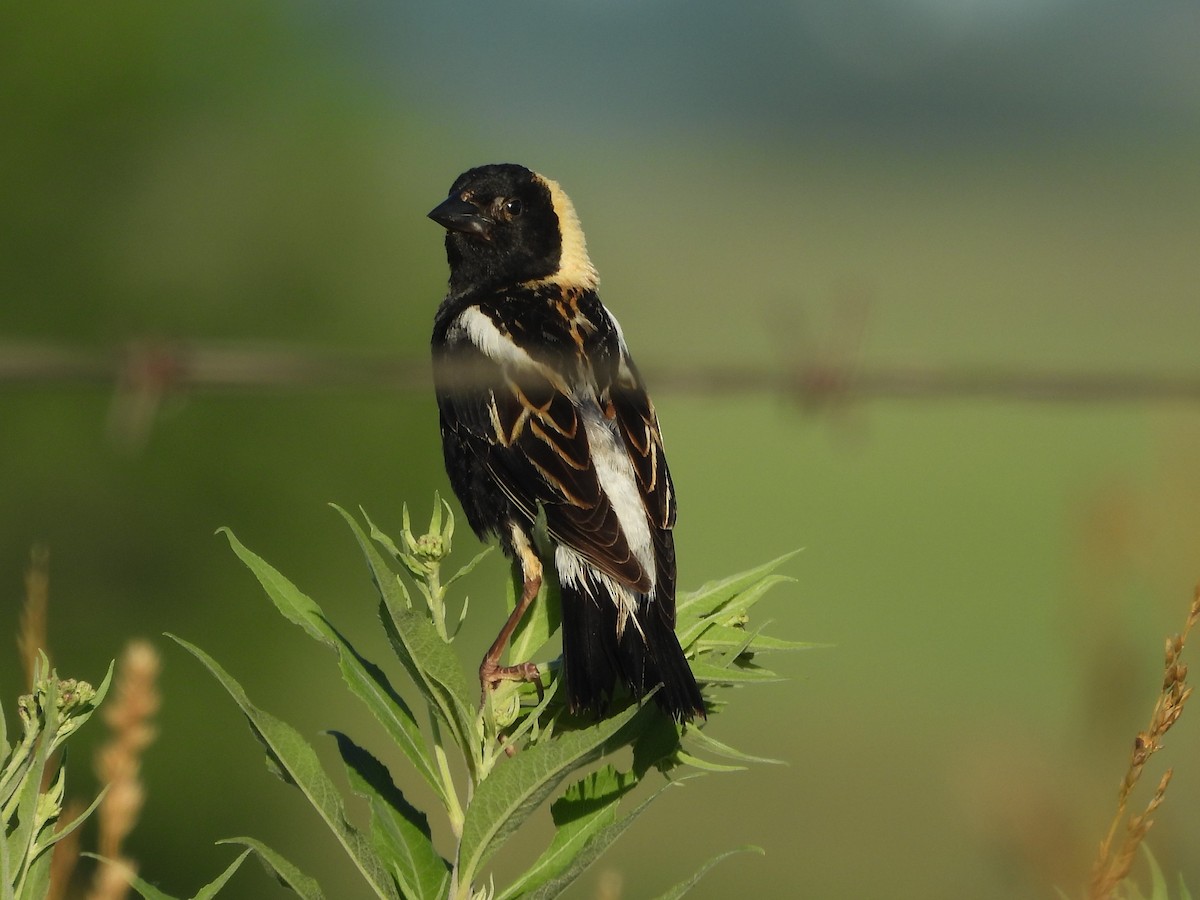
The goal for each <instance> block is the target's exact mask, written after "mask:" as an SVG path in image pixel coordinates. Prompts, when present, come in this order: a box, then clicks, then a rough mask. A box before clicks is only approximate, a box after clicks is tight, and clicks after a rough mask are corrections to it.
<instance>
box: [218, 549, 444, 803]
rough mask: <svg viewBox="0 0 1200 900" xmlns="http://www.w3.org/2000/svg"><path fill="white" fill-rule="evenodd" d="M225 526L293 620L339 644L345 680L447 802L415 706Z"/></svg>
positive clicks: (318, 637) (323, 639) (249, 565)
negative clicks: (411, 706) (412, 708)
mask: <svg viewBox="0 0 1200 900" xmlns="http://www.w3.org/2000/svg"><path fill="white" fill-rule="evenodd" d="M221 531H222V532H223V533H224V534H225V536H226V538H228V540H229V545H230V546H231V547H232V548H233V552H234V553H236V554H237V555H238V558H240V559H241V560H242V562H243V563H245V564H246V566H247V568H249V569H250V571H251V572H253V573H254V575H255V577H256V578H257V579H258V581H259V583H260V584H261V585H262V586H263V589H264V590H265V591H266V592H267V595H268V596H269V597H270V598H271V601H272V602H273V603H274V604H275V607H276V608H277V609H278V610H279V612H280V613H282V614H283V616H284V618H286V619H287V620H288V621H289V622H292V623H294V624H296V625H299V626H300V627H301V628H303V629H304V630H305V632H307V633H308V635H309V636H310V637H312V638H314V639H315V640H317V641H319V642H321V643H322V644H325V645H326V646H328V647H331V648H333V649H334V651H335V652H336V653H337V657H338V667H339V669H340V670H341V673H342V679H343V680H344V681H345V682H346V684H347V686H349V688H350V691H351V692H352V693H353V694H354V695H355V696H356V697H358V698H359V699H360V700H361V701H362V702H363V703H364V704H365V705H366V707H367V709H369V710H370V711H371V714H372V715H374V716H375V718H376V720H377V721H378V722H379V723H380V724H381V725H382V726H383V727H384V729H385V730H386V731H387V733H388V736H389V737H390V738H391V739H392V740H393V741H394V742H395V743H396V746H397V747H399V748H400V750H401V752H402V753H404V755H405V756H406V757H408V760H409V762H411V763H412V764H413V767H414V768H415V769H416V770H417V772H418V773H419V774H420V775H421V777H422V778H424V779H425V781H426V783H428V784H429V785H430V787H432V788H433V789H434V790H435V791H436V792H437V793H438V795H439V797H441V798H442V800H443V802H445V799H446V798H445V796H444V791H445V788H444V786H443V784H442V781H441V779H439V778H438V776H437V772H436V770H435V769H434V765H433V762H432V760H431V759H430V758H429V752H428V751H427V750H426V748H425V739H424V737H423V736H422V735H421V729H420V726H419V725H418V724H417V720H416V718H415V717H414V716H413V713H412V710H411V709H410V708H409V706H408V704H407V703H405V702H404V699H403V698H402V697H401V696H400V695H399V694H398V693H397V692H396V690H395V689H394V688H393V687H392V685H391V683H390V682H389V681H388V678H387V676H386V675H385V674H384V673H383V671H382V670H381V669H380V668H379V667H378V666H376V665H374V664H373V663H370V662H368V661H367V660H366V659H364V658H363V657H362V656H360V655H359V653H358V651H357V650H355V649H354V647H352V646H351V645H350V642H349V641H347V640H346V639H345V638H344V637H343V636H342V634H341V632H339V631H338V630H337V629H336V628H334V627H333V626H332V625H331V624H330V623H329V621H328V620H327V619H326V618H325V614H324V613H323V612H322V611H321V608H320V607H319V606H318V605H317V604H316V603H315V602H314V601H313V600H312V599H311V598H310V597H308V596H307V595H305V594H304V593H303V592H302V591H301V590H300V589H299V588H297V587H296V586H295V585H294V584H293V583H292V582H291V581H289V580H288V579H287V578H286V577H284V576H283V575H282V574H281V573H280V572H279V571H277V570H276V569H275V568H274V567H272V566H271V565H270V564H269V563H267V562H266V561H265V560H263V559H262V558H261V557H260V556H258V555H257V554H255V553H254V552H253V551H251V550H249V549H247V548H246V547H245V546H244V545H243V544H242V543H241V542H240V541H239V540H238V539H237V538H236V537H235V536H234V534H233V532H232V531H230V530H229V529H228V528H223V529H221Z"/></svg>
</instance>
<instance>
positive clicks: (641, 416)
mask: <svg viewBox="0 0 1200 900" xmlns="http://www.w3.org/2000/svg"><path fill="white" fill-rule="evenodd" d="M429 217H430V218H431V219H433V220H434V221H435V222H437V223H438V224H439V225H442V226H443V227H444V228H445V229H446V257H447V259H448V261H449V264H450V289H449V293H448V295H447V296H446V299H445V300H444V301H442V304H441V306H440V307H439V308H438V311H437V316H436V318H435V320H434V328H433V340H432V346H433V359H434V383H435V387H436V391H437V401H438V410H439V413H440V418H441V431H442V449H443V452H444V454H445V460H446V472H447V474H448V475H449V478H450V484H451V486H452V487H453V488H454V492H455V494H457V495H458V499H459V501H460V503H461V504H462V506H463V510H464V511H465V512H466V515H467V519H468V521H469V522H470V523H471V527H472V528H474V529H475V533H476V534H477V535H478V536H479V537H480V539H481V540H486V539H487V537H488V536H489V535H495V536H497V537H498V538H499V539H500V542H501V546H502V547H503V549H504V551H505V553H506V554H507V555H508V556H509V557H510V558H511V559H513V560H514V561H515V563H516V564H517V565H519V566H520V571H521V576H522V580H523V590H522V595H521V597H520V599H519V601H518V602H517V605H516V608H515V610H514V611H513V614H512V615H511V616H510V617H509V619H508V621H507V622H506V623H505V625H504V628H503V629H502V630H501V631H500V634H499V635H498V636H497V638H496V641H495V643H494V644H492V646H491V648H490V649H489V650H488V652H487V655H486V656H485V657H484V660H483V664H482V665H481V666H480V669H479V677H480V681H481V682H482V684H483V686H484V689H485V690H487V689H489V688H490V687H493V686H495V685H496V684H497V683H499V682H500V681H503V680H506V679H513V680H528V679H534V678H536V677H537V667H536V666H535V665H534V664H533V663H522V664H520V665H515V666H501V665H500V664H499V660H500V655H501V653H502V652H503V650H504V647H505V645H506V644H507V642H508V640H509V638H510V637H511V636H512V633H513V631H514V629H515V628H516V626H517V624H518V622H519V621H520V619H521V617H522V616H523V615H524V613H525V611H526V610H527V609H528V607H529V604H530V603H531V602H532V601H533V598H534V597H535V596H536V595H537V592H538V590H539V588H540V586H541V581H542V563H541V561H540V559H539V558H538V554H537V551H536V549H535V548H534V544H533V527H534V522H535V521H536V519H537V516H538V509H539V507H540V508H541V509H543V510H544V511H545V517H546V527H547V532H548V533H549V536H550V538H551V540H552V542H553V544H554V555H553V564H554V568H555V571H556V572H557V575H558V580H559V583H560V587H561V599H562V643H563V669H564V672H565V677H566V685H567V697H568V703H569V706H570V708H571V709H572V710H573V711H587V712H591V713H593V714H596V715H602V714H603V713H604V712H605V710H606V708H607V706H608V703H609V701H610V700H611V698H612V696H613V694H614V689H615V688H616V686H617V683H618V680H620V681H621V682H623V683H624V684H625V685H626V686H627V687H628V689H629V691H630V692H631V693H632V694H633V696H635V697H639V698H640V697H642V696H643V695H644V694H645V693H646V692H647V691H649V690H651V689H652V688H654V687H655V686H656V685H659V684H661V685H662V688H661V689H660V690H659V691H658V692H657V693H656V694H655V698H656V700H657V701H658V704H659V706H661V707H662V708H663V709H664V710H665V711H666V712H667V713H669V714H670V715H671V716H673V717H674V718H676V719H678V720H688V719H691V718H692V717H693V716H696V715H700V716H703V715H704V700H703V699H702V697H701V696H700V689H699V687H697V685H696V680H695V678H694V677H693V675H692V672H691V669H690V668H689V667H688V662H687V659H686V658H685V656H684V654H683V651H682V650H681V649H680V646H679V640H678V639H677V638H676V637H675V631H674V625H675V545H674V539H673V537H672V534H671V529H672V527H673V526H674V524H675V493H674V490H673V488H672V484H671V475H670V473H669V472H668V471H667V461H666V457H665V456H664V455H663V444H662V435H661V433H660V432H659V427H658V418H657V416H656V415H655V412H654V406H653V405H652V404H651V402H650V398H649V396H647V394H646V389H645V386H644V385H643V383H642V379H641V376H640V375H639V374H638V370H637V367H636V366H634V364H633V359H632V358H631V357H630V355H629V350H628V348H627V347H626V346H625V339H624V337H623V336H622V334H621V328H620V326H619V325H618V324H617V320H616V319H614V318H613V317H612V315H611V314H610V313H609V311H608V310H607V309H605V307H604V305H603V304H602V303H601V302H600V297H599V295H598V294H597V293H596V284H597V278H596V270H595V269H594V268H593V267H592V263H591V261H590V260H589V259H588V255H587V249H586V246H585V244H584V238H583V231H582V230H581V228H580V226H579V219H578V218H577V217H576V215H575V209H574V207H573V206H572V205H571V201H570V200H569V199H568V198H567V195H566V194H565V193H563V190H562V188H560V187H559V186H558V185H557V184H556V183H555V182H553V181H551V180H549V179H548V178H543V177H542V176H540V175H538V174H536V173H534V172H531V171H529V170H528V169H526V168H524V167H523V166H517V165H490V166H481V167H480V168H476V169H471V170H470V171H468V172H464V173H463V174H462V175H460V176H459V177H458V179H457V180H456V181H455V182H454V184H453V185H452V186H451V188H450V195H449V196H448V197H447V198H446V200H445V201H444V202H443V203H441V204H440V205H439V206H438V207H437V208H436V209H434V210H433V211H432V212H431V213H429Z"/></svg>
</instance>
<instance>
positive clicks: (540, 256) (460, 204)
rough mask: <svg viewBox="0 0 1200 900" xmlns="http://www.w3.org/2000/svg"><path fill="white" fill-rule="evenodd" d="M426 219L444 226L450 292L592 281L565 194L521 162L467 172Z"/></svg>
mask: <svg viewBox="0 0 1200 900" xmlns="http://www.w3.org/2000/svg"><path fill="white" fill-rule="evenodd" d="M429 218H431V219H433V221H435V222H437V223H438V224H439V225H441V226H442V227H443V228H445V229H446V258H447V260H448V261H449V263H450V287H451V290H452V291H453V290H456V289H461V288H465V287H467V286H482V285H490V286H505V285H515V284H521V283H526V282H536V281H547V282H561V283H563V284H569V285H570V286H578V287H594V286H595V284H596V272H595V269H593V268H592V264H591V261H590V260H589V259H588V256H587V249H586V245H585V243H584V239H583V231H582V229H581V228H580V227H579V219H578V217H577V216H576V215H575V208H574V207H573V206H572V204H571V201H570V199H569V198H568V197H567V195H566V194H565V193H564V192H563V190H562V188H560V187H559V186H558V185H557V184H556V183H555V182H553V181H551V180H550V179H548V178H543V177H542V176H541V175H538V174H537V173H536V172H531V171H530V170H529V169H526V168H525V167H524V166H518V165H512V164H507V163H506V164H500V165H489V166H480V167H479V168H476V169H470V170H468V171H466V172H464V173H463V174H462V175H459V176H458V178H457V179H456V180H455V182H454V184H453V185H452V186H451V187H450V194H449V196H448V197H447V198H446V199H445V200H444V201H443V202H442V203H440V204H439V205H438V206H437V207H436V208H435V209H434V210H433V211H432V212H430V213H429Z"/></svg>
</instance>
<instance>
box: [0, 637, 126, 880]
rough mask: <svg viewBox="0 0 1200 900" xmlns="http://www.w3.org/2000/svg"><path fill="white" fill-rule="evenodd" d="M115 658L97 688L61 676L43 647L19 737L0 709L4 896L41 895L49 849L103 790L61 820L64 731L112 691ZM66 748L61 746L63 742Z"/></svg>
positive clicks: (23, 700)
mask: <svg viewBox="0 0 1200 900" xmlns="http://www.w3.org/2000/svg"><path fill="white" fill-rule="evenodd" d="M111 679H112V666H111V665H110V666H109V667H108V673H107V674H106V675H105V676H104V681H102V682H101V683H100V687H99V688H93V687H92V686H91V685H90V684H88V683H87V682H86V681H76V680H75V679H73V678H59V677H58V673H57V672H53V671H50V663H49V661H48V660H47V659H46V657H45V655H44V654H43V655H41V656H40V657H39V658H38V660H37V661H36V663H35V665H34V676H33V682H34V683H33V692H32V693H31V694H26V695H25V696H23V697H20V698H19V699H18V700H17V713H18V715H19V717H20V720H21V726H22V734H21V737H20V740H18V741H17V742H16V743H15V744H12V745H9V743H8V733H7V728H6V725H5V720H4V715H3V711H2V710H0V752H2V754H3V767H2V768H0V818H2V819H3V821H4V836H3V840H0V898H3V900H10V898H11V900H40V898H42V897H45V896H46V894H47V892H48V891H49V889H50V851H51V848H53V846H54V845H55V844H56V843H58V842H59V841H60V840H62V839H63V838H64V837H66V836H67V835H68V834H70V833H71V832H72V831H74V830H75V829H76V828H78V827H79V826H80V825H81V824H82V823H83V820H84V819H86V818H87V817H88V816H89V815H90V814H91V812H92V810H94V809H95V808H96V805H97V804H98V803H99V802H100V798H101V797H103V796H104V794H103V792H101V794H100V795H99V796H98V797H97V798H96V799H95V801H93V803H92V805H91V806H89V807H88V808H87V809H86V810H85V811H84V812H83V813H82V814H81V815H79V816H78V817H77V818H76V819H74V820H73V821H71V822H69V823H67V824H65V825H63V826H62V827H61V828H59V827H57V825H58V820H59V816H61V815H62V811H63V791H64V788H65V786H66V778H67V770H66V764H65V757H66V748H65V747H64V746H63V745H64V743H65V742H66V740H67V738H69V737H70V736H71V735H72V734H74V733H75V732H76V731H78V730H79V728H80V727H81V726H82V725H83V723H84V722H86V721H87V720H88V719H89V718H90V717H91V715H92V713H93V712H95V711H96V707H98V706H99V705H100V702H101V701H102V700H103V699H104V695H105V694H106V693H108V685H109V682H110V680H111ZM60 749H61V750H62V751H63V752H61V753H59V752H58V751H59V750H60Z"/></svg>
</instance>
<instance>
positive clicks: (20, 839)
mask: <svg viewBox="0 0 1200 900" xmlns="http://www.w3.org/2000/svg"><path fill="white" fill-rule="evenodd" d="M35 681H36V679H35ZM58 693H59V685H58V679H57V678H55V677H53V676H50V677H48V678H46V690H45V693H44V694H43V695H42V696H43V700H42V706H41V709H40V710H39V711H38V712H39V715H40V717H41V729H40V733H38V734H36V743H35V744H34V745H33V752H32V761H31V763H30V765H29V766H28V768H26V770H25V772H24V775H23V776H22V779H23V780H22V781H21V782H20V786H19V789H18V790H17V791H16V792H15V793H14V794H13V796H12V798H11V799H10V800H9V804H10V805H12V804H15V807H16V820H17V822H16V826H15V827H13V828H12V830H11V831H10V832H8V833H7V834H6V835H5V846H6V851H7V856H8V861H9V873H8V875H9V877H8V878H6V879H5V882H4V883H5V884H6V885H12V886H13V887H14V888H15V893H16V895H17V896H18V897H24V896H27V895H26V893H25V881H26V880H27V879H28V878H29V876H30V874H31V873H30V869H31V867H32V866H33V864H34V861H35V859H36V853H35V851H34V847H35V844H36V841H37V838H38V833H39V831H40V830H41V826H42V824H44V823H41V822H39V821H38V815H37V811H38V799H39V796H40V794H41V785H42V779H43V777H44V773H45V771H46V765H47V762H48V759H49V757H50V752H51V749H50V748H51V747H52V746H53V745H54V742H55V738H56V736H57V734H58V715H57V707H58ZM36 696H37V694H36V693H35V694H34V697H35V698H36ZM32 727H33V728H34V729H35V730H36V729H37V724H34V725H33V726H32ZM7 812H8V811H7V810H6V821H5V823H4V825H5V828H6V829H7V828H9V827H10V823H11V820H12V816H11V815H8V814H7Z"/></svg>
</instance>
